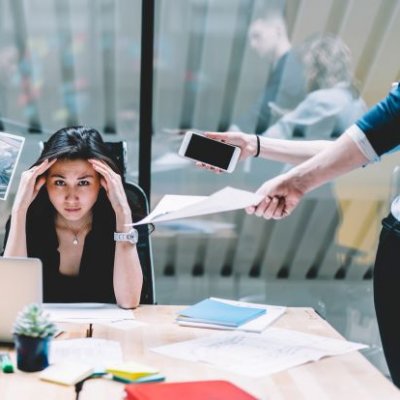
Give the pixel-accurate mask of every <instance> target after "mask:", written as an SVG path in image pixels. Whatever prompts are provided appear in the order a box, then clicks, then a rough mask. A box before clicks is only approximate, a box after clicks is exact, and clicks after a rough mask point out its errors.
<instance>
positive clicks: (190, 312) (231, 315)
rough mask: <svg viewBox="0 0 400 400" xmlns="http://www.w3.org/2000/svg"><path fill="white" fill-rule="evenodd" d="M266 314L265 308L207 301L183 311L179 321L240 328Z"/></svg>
mask: <svg viewBox="0 0 400 400" xmlns="http://www.w3.org/2000/svg"><path fill="white" fill-rule="evenodd" d="M265 313H266V310H265V309H263V308H255V307H242V306H234V305H231V304H227V303H223V302H221V301H218V300H212V299H205V300H202V301H200V302H199V303H196V304H195V305H193V306H190V307H188V308H185V309H184V310H182V311H181V312H180V313H179V317H178V321H187V322H202V323H205V324H217V325H222V326H229V327H238V326H240V325H242V324H244V323H246V322H248V321H250V320H252V319H254V318H257V317H259V316H260V315H263V314H265Z"/></svg>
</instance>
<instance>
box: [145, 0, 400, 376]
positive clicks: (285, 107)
mask: <svg viewBox="0 0 400 400" xmlns="http://www.w3.org/2000/svg"><path fill="white" fill-rule="evenodd" d="M155 4H156V19H155V21H156V22H155V58H154V62H155V65H154V116H153V126H154V134H153V156H152V202H153V204H156V203H157V201H158V200H159V199H160V198H161V197H162V196H163V195H164V194H183V195H209V194H211V193H213V192H215V191H217V190H219V189H222V188H223V187H225V186H233V187H237V188H240V189H245V190H250V191H254V190H255V189H257V188H258V187H259V186H260V185H261V184H262V183H263V182H264V181H265V180H267V179H268V178H270V177H273V176H275V175H276V174H278V173H279V172H281V171H283V170H285V169H287V168H290V165H283V164H279V163H276V162H272V161H267V160H259V159H252V160H248V161H246V162H242V163H240V165H239V166H238V167H237V168H236V170H235V171H234V173H232V174H220V175H216V174H213V173H210V172H208V171H204V170H201V169H198V168H196V167H195V166H194V164H193V163H192V162H190V161H188V160H185V159H182V158H180V157H178V156H177V150H178V148H179V146H180V143H181V140H182V137H183V133H184V132H185V130H187V129H189V128H196V129H200V130H207V131H223V130H228V129H240V130H242V131H244V132H247V133H251V134H253V133H255V132H256V133H258V134H260V133H261V134H264V135H266V136H271V137H284V138H288V139H293V140H310V139H325V140H332V139H334V138H336V137H338V136H339V135H340V134H341V133H342V132H343V131H344V130H345V129H346V128H347V127H348V126H349V125H351V124H352V123H353V122H354V121H355V120H356V119H357V118H358V117H359V116H360V115H361V114H362V113H363V112H364V111H365V110H366V109H367V108H368V107H369V106H371V105H372V104H374V103H375V102H376V101H378V100H379V99H380V98H382V97H384V96H385V95H386V93H387V92H388V90H389V89H390V87H391V83H392V82H393V81H397V80H398V79H399V65H400V63H399V61H400V55H399V52H398V51H397V50H396V42H397V37H398V26H397V24H396V20H397V18H399V15H400V3H399V2H396V1H387V2H386V1H385V2H376V1H373V0H371V1H367V2H365V0H353V1H337V0H324V1H319V0H287V1H280V0H273V1H271V0H269V1H268V0H219V1H212V0H191V1H187V0H174V1H171V0H170V1H168V0H163V1H157V2H156V3H155ZM397 160H398V156H396V155H391V156H385V157H384V158H383V160H382V162H381V163H380V165H379V166H369V167H368V168H365V169H362V170H358V171H355V172H354V173H352V174H349V175H347V176H346V177H343V178H341V179H338V180H336V181H335V182H332V183H331V184H328V185H325V186H324V187H322V188H320V189H318V190H316V191H314V192H312V193H310V194H309V195H308V196H307V199H306V200H304V201H303V202H302V204H301V205H300V206H299V207H298V208H297V210H296V211H295V212H294V213H293V215H291V216H290V217H289V218H287V219H285V220H282V221H279V222H275V221H265V220H261V219H259V218H256V217H254V216H247V215H246V214H245V212H244V211H238V212H229V213H226V214H216V215H210V216H207V217H202V218H191V219H187V220H181V221H175V222H171V223H166V224H164V225H159V226H157V229H156V232H155V233H154V234H153V252H154V259H155V268H156V275H157V280H156V285H157V294H158V300H159V301H160V302H167V303H171V304H175V303H179V304H183V303H193V302H194V301H197V300H200V299H202V298H204V297H207V296H221V297H228V298H235V299H247V300H252V301H260V302H266V303H271V304H286V305H293V306H311V307H314V308H315V309H316V310H317V311H318V312H319V313H320V314H321V315H322V316H324V317H325V318H327V319H328V320H329V322H331V323H332V324H333V325H334V326H336V328H337V329H338V330H339V331H340V332H342V333H343V334H344V335H345V336H346V337H348V338H350V339H353V340H358V341H362V342H366V343H369V344H371V346H372V347H371V349H370V350H369V351H368V352H367V356H368V357H369V358H370V359H371V360H372V361H373V362H374V363H375V364H376V365H378V367H380V368H381V369H382V370H383V371H384V372H385V371H386V367H385V363H384V359H383V357H382V353H381V350H380V347H379V335H378V331H377V326H376V322H375V315H374V309H373V299H372V291H371V290H372V289H371V288H372V283H371V279H372V273H373V270H372V268H373V262H374V255H375V251H376V247H377V241H378V233H379V230H380V220H381V218H382V217H383V215H385V213H387V211H388V206H389V200H390V196H391V187H392V186H393V184H395V183H396V182H395V181H396V180H395V179H394V182H393V184H392V183H391V181H392V180H393V179H392V171H393V168H394V167H395V165H396V164H397V162H398V161H397Z"/></svg>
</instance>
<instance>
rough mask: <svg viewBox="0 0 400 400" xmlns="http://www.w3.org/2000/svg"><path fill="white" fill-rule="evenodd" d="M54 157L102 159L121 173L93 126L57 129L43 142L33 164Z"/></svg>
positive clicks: (63, 158)
mask: <svg viewBox="0 0 400 400" xmlns="http://www.w3.org/2000/svg"><path fill="white" fill-rule="evenodd" d="M55 158H57V159H58V160H88V159H90V158H94V159H96V160H102V161H104V162H105V163H107V164H108V165H109V166H110V168H112V169H113V170H114V171H115V172H116V173H118V174H120V175H121V171H120V170H119V169H118V167H117V164H116V162H115V161H114V160H113V158H112V156H111V155H110V152H109V150H108V148H107V146H106V144H105V143H104V141H103V138H102V137H101V135H100V133H99V132H98V131H97V130H96V129H93V128H88V127H85V126H71V127H67V128H62V129H60V130H58V131H57V132H55V133H54V134H53V135H51V136H50V138H49V140H48V141H47V142H46V143H45V144H44V148H43V151H42V154H41V155H40V157H39V159H38V160H37V161H36V162H35V163H34V164H33V166H35V165H39V164H40V163H42V162H43V161H44V160H46V159H49V160H50V161H51V160H53V159H55Z"/></svg>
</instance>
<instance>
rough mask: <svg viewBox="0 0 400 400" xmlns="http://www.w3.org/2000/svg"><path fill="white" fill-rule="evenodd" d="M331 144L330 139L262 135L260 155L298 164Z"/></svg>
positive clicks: (269, 158)
mask: <svg viewBox="0 0 400 400" xmlns="http://www.w3.org/2000/svg"><path fill="white" fill-rule="evenodd" d="M254 139H255V138H253V140H254ZM331 144H332V142H331V141H329V140H286V139H273V138H268V137H264V136H260V157H262V158H265V159H268V160H273V161H280V162H284V163H288V164H292V165H297V164H300V163H302V162H304V161H306V160H308V159H309V158H311V157H313V156H315V155H316V154H317V153H319V152H320V151H322V150H325V149H327V148H328V147H329V146H330V145H331Z"/></svg>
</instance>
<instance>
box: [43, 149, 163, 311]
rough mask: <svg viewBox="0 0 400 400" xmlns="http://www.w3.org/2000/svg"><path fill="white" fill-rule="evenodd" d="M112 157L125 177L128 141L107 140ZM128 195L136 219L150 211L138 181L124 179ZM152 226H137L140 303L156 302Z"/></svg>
mask: <svg viewBox="0 0 400 400" xmlns="http://www.w3.org/2000/svg"><path fill="white" fill-rule="evenodd" d="M44 144H45V143H44V142H40V143H39V146H40V149H41V150H42V149H43V147H44ZM105 144H106V146H107V147H108V150H109V152H110V155H111V157H112V158H113V160H114V161H115V162H116V164H117V167H118V168H119V169H120V171H121V173H122V176H123V177H124V178H125V173H126V155H127V146H126V142H124V141H120V142H105ZM124 188H125V192H126V196H127V198H128V201H129V203H130V205H131V206H132V208H133V213H134V214H135V215H134V217H135V218H136V220H139V219H142V218H144V217H145V216H146V215H147V214H148V213H149V202H148V200H147V196H146V193H145V192H144V191H143V189H142V188H141V187H140V186H139V185H137V184H136V183H132V182H126V181H124ZM151 228H152V227H151V226H150V225H148V224H145V225H139V226H137V227H136V229H137V231H138V233H139V242H138V244H137V251H138V255H139V259H140V264H141V266H142V271H143V288H142V294H141V297H140V304H155V303H156V299H155V289H154V268H153V256H152V250H151V238H150V233H151V230H150V229H151Z"/></svg>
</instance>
